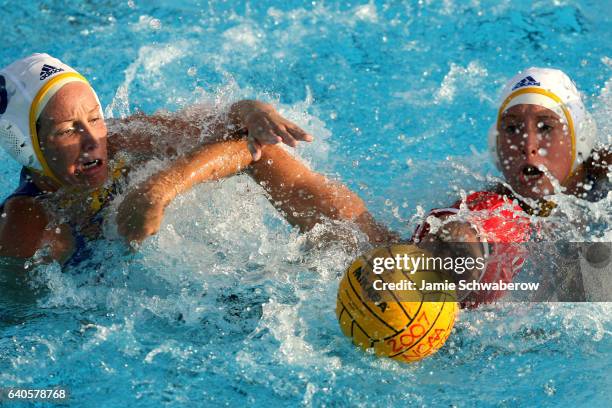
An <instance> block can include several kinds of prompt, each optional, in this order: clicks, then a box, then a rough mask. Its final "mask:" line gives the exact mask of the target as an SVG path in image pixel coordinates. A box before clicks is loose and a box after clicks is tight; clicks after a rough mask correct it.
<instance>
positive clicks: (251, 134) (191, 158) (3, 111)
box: [0, 54, 312, 260]
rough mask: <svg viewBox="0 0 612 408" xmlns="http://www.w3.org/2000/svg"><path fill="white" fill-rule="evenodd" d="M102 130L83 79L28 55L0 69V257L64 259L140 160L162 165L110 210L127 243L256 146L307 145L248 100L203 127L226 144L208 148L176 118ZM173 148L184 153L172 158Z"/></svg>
mask: <svg viewBox="0 0 612 408" xmlns="http://www.w3.org/2000/svg"><path fill="white" fill-rule="evenodd" d="M192 110H193V111H195V112H196V113H197V115H198V117H199V118H200V119H201V118H202V117H203V116H206V111H202V110H201V109H200V110H198V109H192ZM202 123H204V122H203V121H202V120H200V124H202ZM109 125H112V127H111V129H110V132H109V131H108V129H107V124H106V123H105V121H104V118H103V116H102V108H101V106H100V102H99V100H98V97H97V95H96V93H95V92H94V90H93V89H92V87H91V86H90V85H89V84H88V82H87V80H86V79H85V78H84V77H82V76H81V75H80V74H78V73H77V72H76V71H75V70H74V69H72V68H70V67H69V66H68V65H66V64H64V63H62V62H61V61H59V60H57V59H55V58H52V57H50V56H49V55H47V54H33V55H31V56H29V57H27V58H24V59H21V60H18V61H16V62H14V63H13V64H11V65H9V66H7V67H5V68H4V69H2V70H0V142H1V144H2V145H3V147H4V148H5V149H6V150H7V151H8V152H9V154H10V155H11V156H12V157H14V158H15V159H16V160H17V161H18V162H19V163H20V164H21V165H23V169H22V172H21V179H20V184H19V187H18V188H17V190H15V191H14V192H13V193H12V194H11V195H10V196H9V197H8V198H7V199H6V200H5V201H4V203H3V204H2V209H1V211H2V218H1V219H0V254H1V255H3V256H13V257H19V258H27V257H31V256H32V255H34V253H35V251H36V250H38V249H40V248H43V247H45V248H47V249H48V250H49V251H50V252H49V254H50V255H51V256H52V257H53V258H55V259H60V260H66V259H67V258H69V257H70V256H71V254H74V253H75V251H76V252H78V251H79V249H81V248H82V247H83V246H84V243H85V240H86V239H87V238H91V237H95V236H96V235H97V234H98V233H99V226H100V221H101V219H100V218H101V213H100V211H101V209H103V208H104V207H105V206H106V205H107V203H108V202H109V200H110V199H111V198H112V197H113V195H114V194H116V193H117V191H116V190H117V188H118V185H119V183H118V180H120V179H121V178H122V177H123V176H124V175H126V174H127V173H128V171H129V170H130V169H131V168H133V167H134V166H136V165H138V164H140V163H143V161H145V160H146V159H147V158H151V157H153V156H158V157H161V158H168V157H171V158H172V159H171V162H170V164H169V165H168V166H167V168H166V169H165V170H163V171H160V172H158V173H156V174H154V175H152V176H150V177H149V178H148V179H147V180H145V181H144V182H143V183H140V184H139V185H138V187H137V188H136V189H135V190H134V191H132V192H129V193H128V194H127V196H126V198H125V200H124V201H123V203H122V205H121V206H120V208H119V211H118V214H117V224H118V230H119V232H120V233H121V234H122V235H123V236H124V237H126V239H127V240H128V241H132V240H135V241H141V240H142V239H144V238H145V237H146V236H149V235H151V234H153V233H155V232H156V231H157V229H158V228H159V224H160V222H161V218H162V216H163V210H164V208H165V206H166V205H167V204H168V203H169V202H170V201H171V200H172V199H173V198H174V197H175V196H176V195H177V194H179V193H180V192H182V191H185V190H186V189H189V188H190V187H192V186H193V185H194V184H196V183H198V182H201V181H204V180H210V179H214V178H218V177H223V176H225V175H227V174H231V173H234V172H236V171H237V170H239V169H240V168H241V167H240V166H241V163H245V164H248V163H250V161H251V155H252V156H253V157H254V158H258V157H259V155H260V154H261V146H262V145H265V144H269V143H278V142H281V141H282V142H284V143H286V144H288V145H292V146H294V145H295V144H296V143H297V142H298V141H310V140H312V137H311V136H310V135H308V134H307V133H306V132H304V131H303V130H301V129H300V128H299V127H297V126H296V125H295V124H293V123H291V122H289V121H287V120H286V119H284V118H282V117H281V116H280V115H279V114H278V113H277V112H276V111H275V110H274V109H273V108H272V107H271V106H269V105H267V104H263V103H261V102H257V101H241V102H238V103H236V104H234V105H233V106H232V107H231V109H230V111H229V114H228V115H227V120H223V121H220V120H217V121H216V122H214V121H213V122H211V121H206V126H207V127H206V129H209V130H211V132H212V133H213V134H215V135H216V136H217V137H218V138H219V139H221V138H223V136H224V135H228V134H231V135H233V136H234V139H236V140H233V141H225V142H219V143H212V144H209V145H202V144H201V143H199V140H200V135H201V133H202V132H203V131H204V125H202V126H199V125H198V121H197V120H194V121H189V120H185V119H184V118H181V117H179V116H178V115H170V114H167V115H157V116H146V115H142V114H140V115H136V116H134V117H131V118H127V119H126V120H122V121H115V122H111V123H109ZM245 132H248V141H247V140H245V138H244V135H245V134H246V133H245ZM160 135H163V136H160ZM107 136H110V137H108V138H107ZM181 145H183V146H191V150H190V151H188V152H187V153H186V154H182V155H178V154H177V152H178V150H179V147H180V146H181ZM249 152H250V153H251V154H249ZM224 155H227V156H228V157H231V158H232V159H234V160H235V159H236V158H239V162H240V163H238V164H236V163H234V161H232V160H224V159H223V157H224Z"/></svg>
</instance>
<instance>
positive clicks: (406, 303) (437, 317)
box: [336, 245, 459, 362]
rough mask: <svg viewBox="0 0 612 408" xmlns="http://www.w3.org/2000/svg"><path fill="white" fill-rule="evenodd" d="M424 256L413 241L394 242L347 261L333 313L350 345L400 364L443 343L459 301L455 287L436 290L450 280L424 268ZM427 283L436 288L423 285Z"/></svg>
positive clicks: (425, 355) (414, 358)
mask: <svg viewBox="0 0 612 408" xmlns="http://www.w3.org/2000/svg"><path fill="white" fill-rule="evenodd" d="M428 257H429V255H428V254H427V253H426V252H425V251H423V250H421V249H419V248H418V247H416V246H415V245H392V246H387V247H379V248H376V249H373V250H371V251H369V252H368V253H366V254H364V255H362V256H361V257H359V258H358V259H357V260H355V261H354V262H353V263H352V264H351V266H350V267H349V268H348V269H347V271H346V272H345V274H344V277H343V278H342V280H341V281H340V286H339V288H338V300H337V304H336V316H337V317H338V322H339V323H340V327H341V328H342V332H343V333H344V334H345V335H346V336H348V337H350V338H351V339H352V341H353V343H354V344H356V345H358V346H360V347H362V348H363V349H374V352H375V353H376V355H378V356H385V357H390V358H393V359H396V360H399V361H403V362H413V361H418V360H421V359H423V358H425V357H427V356H429V355H431V354H433V353H435V352H436V351H437V350H438V349H439V348H441V347H442V346H443V345H444V343H445V342H446V339H447V338H448V336H449V335H450V334H451V331H452V329H453V325H454V323H455V317H456V315H457V312H458V310H459V305H458V303H457V301H456V296H455V292H454V291H453V290H439V287H440V286H443V285H441V284H442V283H444V282H449V281H450V279H449V278H448V277H447V275H445V274H444V273H441V272H438V271H436V270H433V269H432V270H428V269H427V258H428ZM389 259H393V261H390V260H389ZM419 259H420V260H419ZM381 260H382V261H381ZM384 262H386V263H387V264H386V265H384ZM381 269H382V272H381ZM410 282H412V283H410ZM431 283H437V284H438V285H437V286H438V287H437V290H429V289H428V288H427V286H428V285H427V284H431ZM433 286H436V285H433Z"/></svg>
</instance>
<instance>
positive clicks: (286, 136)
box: [268, 119, 297, 147]
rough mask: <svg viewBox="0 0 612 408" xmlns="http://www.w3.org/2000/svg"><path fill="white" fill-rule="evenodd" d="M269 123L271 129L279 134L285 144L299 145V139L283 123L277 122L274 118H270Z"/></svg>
mask: <svg viewBox="0 0 612 408" xmlns="http://www.w3.org/2000/svg"><path fill="white" fill-rule="evenodd" d="M268 124H269V126H270V128H271V130H272V131H273V132H274V134H276V135H277V136H279V137H280V138H281V140H282V142H283V143H284V144H286V145H287V146H291V147H295V146H297V141H296V140H295V139H294V138H293V136H292V135H291V133H289V132H288V131H287V129H286V128H285V127H284V126H283V125H281V124H279V123H277V122H276V121H274V120H272V119H268Z"/></svg>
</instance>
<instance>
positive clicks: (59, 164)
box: [39, 82, 108, 188]
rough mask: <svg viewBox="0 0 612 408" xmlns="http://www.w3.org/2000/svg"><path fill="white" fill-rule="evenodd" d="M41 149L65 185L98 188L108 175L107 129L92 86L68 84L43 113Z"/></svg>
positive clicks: (76, 83)
mask: <svg viewBox="0 0 612 408" xmlns="http://www.w3.org/2000/svg"><path fill="white" fill-rule="evenodd" d="M39 123H40V130H39V136H40V137H39V138H40V145H41V150H42V151H43V154H44V156H45V159H46V160H47V163H48V165H49V167H50V168H51V171H52V172H53V173H54V174H55V176H56V177H58V178H59V179H60V180H61V181H62V182H63V183H64V184H66V185H71V186H75V187H82V188H96V187H99V186H101V185H102V184H104V182H105V181H106V179H107V177H108V160H107V150H106V134H107V129H106V125H105V123H104V120H103V118H102V116H101V114H100V106H99V104H98V101H97V99H96V97H95V95H94V93H93V91H92V89H91V88H90V87H89V86H88V85H86V84H84V83H80V82H71V83H69V84H66V85H64V86H63V87H62V88H61V89H60V90H59V91H58V92H57V93H56V94H55V95H53V97H52V98H51V100H50V101H49V103H48V104H47V106H46V107H45V109H44V110H43V111H42V113H41V115H40V120H39Z"/></svg>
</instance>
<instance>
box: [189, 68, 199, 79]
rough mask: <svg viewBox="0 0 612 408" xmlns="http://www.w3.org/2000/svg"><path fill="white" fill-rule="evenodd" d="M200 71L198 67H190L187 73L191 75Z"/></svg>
mask: <svg viewBox="0 0 612 408" xmlns="http://www.w3.org/2000/svg"><path fill="white" fill-rule="evenodd" d="M197 73H198V70H197V69H196V67H189V69H188V70H187V75H189V76H191V77H192V76H195V75H196V74H197Z"/></svg>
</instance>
